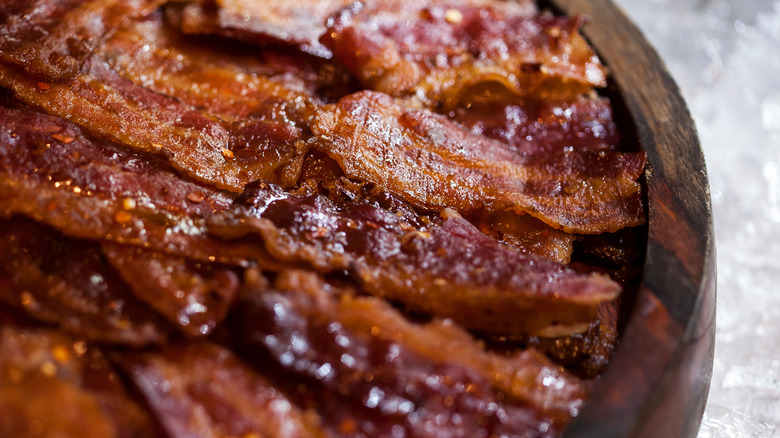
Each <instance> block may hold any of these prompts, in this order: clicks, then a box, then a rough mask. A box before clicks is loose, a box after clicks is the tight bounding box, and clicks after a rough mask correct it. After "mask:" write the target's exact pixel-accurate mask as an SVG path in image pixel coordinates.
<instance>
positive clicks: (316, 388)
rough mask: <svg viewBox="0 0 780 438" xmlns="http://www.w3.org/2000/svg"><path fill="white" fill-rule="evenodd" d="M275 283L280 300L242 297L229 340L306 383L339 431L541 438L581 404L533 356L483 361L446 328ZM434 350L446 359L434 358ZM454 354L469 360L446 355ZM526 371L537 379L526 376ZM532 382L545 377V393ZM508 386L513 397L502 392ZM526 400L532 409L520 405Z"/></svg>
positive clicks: (326, 291)
mask: <svg viewBox="0 0 780 438" xmlns="http://www.w3.org/2000/svg"><path fill="white" fill-rule="evenodd" d="M287 275H288V276H289V275H292V276H296V275H299V274H295V273H293V274H287ZM278 283H279V284H278V285H277V286H279V287H280V288H281V289H284V291H283V292H281V293H280V292H276V291H273V290H265V291H260V292H259V293H257V291H254V293H253V292H248V293H247V294H246V296H247V298H246V301H245V302H244V303H243V304H242V305H240V306H239V308H238V309H239V311H238V313H237V316H236V318H237V319H236V320H235V321H234V322H235V325H234V331H235V336H236V337H237V338H238V339H240V341H239V342H241V344H243V345H246V346H247V347H255V348H257V347H260V348H262V349H264V350H267V351H269V352H270V354H271V355H272V356H273V357H274V358H275V359H276V360H277V361H278V362H279V363H280V364H281V365H282V366H283V367H284V368H286V369H288V370H289V371H290V372H293V373H295V374H299V375H302V376H305V377H308V378H310V379H311V380H313V382H312V383H311V384H309V385H308V391H309V392H310V393H313V394H314V397H315V400H316V401H317V404H316V405H315V406H316V409H318V410H319V411H320V412H323V411H324V413H325V415H323V417H325V418H326V419H328V421H331V422H335V423H336V424H337V425H339V427H340V428H346V426H345V423H346V422H347V421H350V420H351V424H350V426H351V428H353V429H355V431H354V432H358V433H360V432H362V433H367V432H369V431H370V430H371V429H369V428H378V431H380V432H379V433H378V434H379V435H382V434H384V432H381V431H384V430H385V428H387V429H388V430H389V429H390V428H391V427H392V425H393V424H397V425H400V426H401V427H402V428H403V429H404V430H405V432H406V433H407V434H408V435H409V436H420V435H426V434H425V433H423V431H425V430H426V429H425V428H426V427H433V428H435V429H434V431H431V432H432V435H436V436H449V435H450V434H454V436H489V435H490V434H491V433H492V434H495V435H498V436H501V435H502V434H505V433H508V434H519V435H523V434H526V435H530V436H548V435H552V434H554V433H555V430H556V429H557V427H559V426H560V425H561V424H562V423H564V422H565V418H567V417H568V415H569V412H568V409H569V408H571V409H574V410H576V409H577V408H578V407H579V404H580V403H581V398H580V397H582V396H583V395H584V391H583V388H582V386H581V384H580V382H579V380H578V379H577V378H575V377H572V376H570V375H568V374H567V373H565V372H563V371H561V370H560V369H559V367H557V366H555V365H553V364H551V363H550V362H549V361H547V360H546V359H544V358H542V357H541V356H540V355H537V354H533V353H530V354H528V355H525V356H524V357H522V358H520V357H516V358H510V359H505V358H501V357H499V356H495V355H491V354H489V353H486V352H484V351H482V350H481V349H480V348H479V347H478V346H477V344H476V343H475V342H474V340H473V339H471V338H470V337H469V336H468V335H467V334H465V333H464V332H462V331H459V330H457V329H454V328H445V326H444V325H442V324H446V323H438V322H436V323H431V324H429V325H422V326H420V325H417V324H412V323H409V322H407V321H405V320H403V317H401V316H400V315H399V314H398V313H397V312H396V311H394V310H392V308H390V307H389V306H388V305H387V304H386V303H384V302H383V301H380V300H377V299H374V298H367V299H364V298H352V297H349V296H343V297H341V298H336V297H334V296H333V294H334V293H335V292H336V291H334V290H332V288H330V287H328V286H327V285H323V284H322V283H319V284H318V282H317V281H316V280H312V279H311V278H309V279H306V278H304V279H300V278H295V279H289V278H282V279H281V280H280V281H279V282H278ZM307 283H308V285H307ZM301 286H303V287H301ZM429 336H432V337H433V338H428V337H429ZM437 341H440V342H446V343H445V345H449V346H448V347H444V348H448V349H447V350H438V351H437V347H434V345H439V344H438V342H437ZM456 351H457V352H458V353H463V352H468V353H471V354H474V355H475V356H474V357H459V356H457V355H456V356H450V355H448V354H447V353H449V352H456ZM517 366H521V367H522V368H523V369H520V370H518V369H517V368H516V367H517ZM531 370H535V371H536V372H538V373H540V374H539V375H538V376H531V374H532V372H531ZM497 372H509V373H511V375H509V376H496V373H497ZM526 372H528V374H526ZM540 376H546V377H548V380H547V381H546V384H545V383H542V380H543V379H544V377H540ZM504 378H505V379H506V380H505V381H503V382H500V380H502V379H504ZM536 379H541V380H538V381H537V380H536ZM509 382H511V385H510V386H511V388H512V389H513V391H512V392H504V391H503V390H504V389H509V388H506V386H505V385H504V383H509ZM552 382H555V383H554V384H553V383H552ZM539 383H542V384H540V385H538V384H539ZM551 384H552V385H557V386H559V387H561V388H562V389H563V391H561V392H559V393H558V395H559V396H560V397H556V398H554V399H550V398H547V402H549V404H545V403H542V404H541V405H540V404H539V401H540V400H541V399H543V398H545V397H544V396H543V395H542V394H545V393H548V391H549V390H550V389H551V386H550V385H551ZM537 385H538V386H537ZM531 394H534V395H536V396H538V399H534V398H533V396H532V397H531V400H529V399H528V398H526V396H529V395H531ZM517 395H519V396H520V397H516V396H517ZM339 402H341V403H339ZM342 403H343V404H344V405H346V406H343V405H342V406H339V404H342ZM333 404H336V405H337V406H335V409H334V406H333ZM355 405H357V406H355ZM559 408H563V409H564V411H566V413H565V414H564V415H563V416H562V417H557V416H556V415H554V413H555V412H556V410H557V409H559ZM345 411H346V412H347V416H346V418H345ZM351 411H357V412H354V413H353V412H351ZM360 411H363V412H360ZM349 414H353V415H349ZM434 419H436V421H434ZM366 429H368V430H366ZM374 430H377V429H374ZM510 431H511V432H510ZM431 432H429V433H431ZM375 434H376V432H375Z"/></svg>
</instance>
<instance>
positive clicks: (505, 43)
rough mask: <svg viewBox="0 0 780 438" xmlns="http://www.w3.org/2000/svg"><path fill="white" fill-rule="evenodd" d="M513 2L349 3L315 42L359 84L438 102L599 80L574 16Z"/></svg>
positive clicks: (552, 90)
mask: <svg viewBox="0 0 780 438" xmlns="http://www.w3.org/2000/svg"><path fill="white" fill-rule="evenodd" d="M519 9H520V10H518V6H517V5H514V2H492V3H489V4H486V2H480V1H477V2H474V1H469V0H441V1H438V0H434V1H427V2H416V1H410V0H399V1H391V2H375V3H370V4H368V5H367V6H365V7H363V6H361V5H360V4H355V5H354V6H352V7H350V8H345V9H343V10H341V11H340V12H339V13H338V14H336V15H334V16H333V17H332V18H331V19H330V20H329V21H328V32H327V33H326V34H325V36H324V37H323V39H322V41H323V43H324V44H325V45H326V46H327V47H328V48H330V49H331V50H332V51H333V53H334V57H335V58H336V59H338V60H339V61H341V62H342V63H343V64H344V65H346V66H347V68H349V69H350V70H351V71H352V73H353V74H355V76H357V77H358V78H359V79H360V80H361V82H362V83H363V84H364V85H365V86H367V87H368V88H371V89H373V90H377V91H382V92H385V93H387V94H390V95H391V96H394V97H411V98H413V100H414V101H415V102H417V103H418V104H421V105H423V106H426V107H428V108H436V109H439V110H447V109H450V108H453V107H455V106H457V105H458V104H459V103H460V102H461V100H462V99H464V98H468V95H470V94H473V93H474V92H475V91H476V92H478V93H481V94H483V95H485V96H489V95H493V97H494V98H495V97H496V96H501V95H502V94H505V92H506V90H508V91H509V92H510V93H514V94H516V95H518V96H521V97H522V96H545V97H550V96H553V97H554V96H576V95H578V94H582V93H583V92H587V91H588V90H590V89H592V87H594V86H598V87H603V86H605V85H606V70H605V69H604V67H603V66H602V65H601V63H600V61H599V59H598V58H597V57H596V55H595V53H594V52H593V51H592V50H591V49H590V47H588V45H587V43H586V42H585V40H584V39H583V38H582V37H581V36H580V35H579V33H578V31H579V28H580V26H581V25H582V22H583V20H582V19H581V18H559V17H553V16H552V15H549V14H541V15H533V16H531V15H530V14H529V9H531V8H524V7H523V3H522V2H521V3H520V6H519ZM496 87H498V89H497V90H494V88H496ZM501 90H504V93H502V92H501Z"/></svg>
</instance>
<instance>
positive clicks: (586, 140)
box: [450, 96, 620, 155]
mask: <svg viewBox="0 0 780 438" xmlns="http://www.w3.org/2000/svg"><path fill="white" fill-rule="evenodd" d="M450 114H451V115H452V118H453V119H454V120H456V121H457V122H459V123H460V124H462V125H463V126H465V127H467V128H468V129H469V130H471V132H473V133H475V134H481V135H484V136H486V137H490V138H494V139H496V140H499V141H501V142H503V143H504V144H506V145H507V146H508V147H509V148H510V150H512V151H513V152H515V153H517V154H521V155H529V154H540V153H550V152H561V151H565V150H570V151H605V152H609V151H615V150H618V146H619V143H620V135H619V133H618V129H617V126H616V125H615V122H614V121H613V119H612V107H611V106H610V102H609V100H608V99H607V98H605V97H590V96H578V97H577V98H575V99H573V100H565V99H563V100H561V99H559V100H552V99H543V100H539V99H537V100H533V99H526V100H519V101H518V100H517V99H512V100H510V102H509V103H507V102H500V101H499V102H487V103H484V102H479V103H473V104H471V105H469V106H468V108H457V109H455V110H454V111H453V112H451V113H450Z"/></svg>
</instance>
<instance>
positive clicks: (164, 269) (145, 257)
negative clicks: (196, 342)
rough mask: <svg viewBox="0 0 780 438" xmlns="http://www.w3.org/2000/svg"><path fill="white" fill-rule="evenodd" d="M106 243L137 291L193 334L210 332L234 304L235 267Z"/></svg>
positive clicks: (113, 261) (108, 253) (106, 250)
mask: <svg viewBox="0 0 780 438" xmlns="http://www.w3.org/2000/svg"><path fill="white" fill-rule="evenodd" d="M102 246H103V253H104V254H105V256H106V257H107V258H108V260H109V262H110V263H111V265H112V266H114V268H115V269H116V270H117V272H119V273H120V274H121V275H122V278H124V280H125V281H126V282H127V284H128V285H129V286H130V287H131V288H132V290H133V294H134V295H135V296H136V297H137V298H138V299H140V300H142V301H144V302H145V303H147V304H148V305H149V306H151V307H152V308H154V309H155V310H157V311H158V312H160V314H161V315H163V316H164V317H165V318H166V319H168V321H170V322H171V323H173V324H175V325H177V326H179V327H180V328H181V329H182V330H183V331H184V332H185V333H186V334H188V335H190V336H205V335H208V334H209V333H211V332H212V331H213V330H214V328H216V327H217V325H219V324H220V323H222V321H223V320H224V319H225V316H226V315H227V312H228V309H229V308H230V306H231V305H232V304H233V299H234V297H235V295H236V292H237V289H238V286H239V281H238V276H237V273H236V272H235V271H234V270H231V269H227V268H220V267H218V266H213V265H204V264H202V263H195V262H192V261H189V260H187V259H185V258H184V257H180V256H172V255H168V254H163V253H159V252H155V251H149V250H145V249H142V248H138V247H131V246H125V245H118V244H116V243H111V242H104V243H103V245H102Z"/></svg>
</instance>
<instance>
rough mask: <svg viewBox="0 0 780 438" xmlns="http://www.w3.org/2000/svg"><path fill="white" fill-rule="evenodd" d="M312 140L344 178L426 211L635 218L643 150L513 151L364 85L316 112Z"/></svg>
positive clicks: (579, 225)
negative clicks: (378, 188) (363, 88)
mask: <svg viewBox="0 0 780 438" xmlns="http://www.w3.org/2000/svg"><path fill="white" fill-rule="evenodd" d="M312 130H313V132H314V133H315V134H316V135H317V136H318V137H320V140H321V141H319V142H318V143H317V147H318V148H321V149H322V150H324V151H325V152H327V153H328V154H329V155H331V157H332V158H333V159H335V160H336V161H338V162H339V164H340V165H341V167H342V169H343V170H344V172H345V173H346V174H347V175H348V176H350V177H353V178H358V179H363V180H367V181H371V182H373V183H375V184H377V185H379V186H381V187H383V188H384V189H385V190H387V191H389V192H391V193H394V194H396V195H398V196H400V197H402V198H403V199H405V200H406V201H408V202H410V203H412V204H414V205H417V206H420V207H425V208H430V209H442V208H445V207H451V208H454V209H456V210H458V211H459V212H461V213H463V214H470V213H473V212H477V211H482V210H485V209H487V210H489V211H499V210H514V211H517V212H522V213H527V214H530V215H532V216H535V217H537V218H539V219H541V220H542V221H544V222H546V223H547V224H549V225H551V226H553V227H555V228H560V229H563V230H565V231H567V232H575V233H588V234H598V233H603V232H609V231H615V230H618V229H620V228H624V227H628V226H636V225H641V224H643V223H644V211H643V208H642V202H641V198H640V193H639V192H640V186H639V183H638V182H637V179H638V178H639V176H640V175H641V173H642V171H643V169H644V164H645V154H644V153H617V152H613V153H606V152H603V151H600V152H576V151H564V152H559V153H555V154H536V155H532V156H525V157H524V156H521V155H518V154H516V153H514V152H513V151H511V150H509V149H508V148H507V147H506V146H505V145H504V144H502V143H500V142H497V141H495V140H492V139H488V138H485V137H482V136H479V135H476V134H473V133H471V132H469V131H466V130H465V129H463V128H462V127H461V126H460V125H457V124H455V123H453V122H451V121H449V120H447V119H446V118H444V117H443V116H440V115H438V114H433V113H429V112H426V111H424V110H415V109H408V108H405V107H403V106H401V105H399V104H397V103H395V102H394V101H393V100H392V99H391V98H390V97H389V96H387V95H385V94H382V93H377V92H371V91H364V92H360V93H356V94H353V95H350V96H348V97H346V98H344V99H342V100H341V101H339V103H338V104H337V105H335V106H329V107H327V109H325V110H324V111H322V112H320V113H319V115H318V116H317V119H316V120H315V122H314V124H313V125H312Z"/></svg>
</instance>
